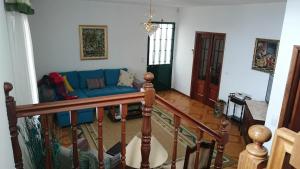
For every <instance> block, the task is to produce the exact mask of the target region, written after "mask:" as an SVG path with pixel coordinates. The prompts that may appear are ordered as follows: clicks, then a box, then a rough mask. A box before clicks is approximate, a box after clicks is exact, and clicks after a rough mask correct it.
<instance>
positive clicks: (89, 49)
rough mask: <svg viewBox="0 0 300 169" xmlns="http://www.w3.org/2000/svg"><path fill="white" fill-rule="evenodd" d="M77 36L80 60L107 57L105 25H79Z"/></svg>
mask: <svg viewBox="0 0 300 169" xmlns="http://www.w3.org/2000/svg"><path fill="white" fill-rule="evenodd" d="M79 36H80V59H81V60H95V59H107V58H108V46H107V26H106V25H79Z"/></svg>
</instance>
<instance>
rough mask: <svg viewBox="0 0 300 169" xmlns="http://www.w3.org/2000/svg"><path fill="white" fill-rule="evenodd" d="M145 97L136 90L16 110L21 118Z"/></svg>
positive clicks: (21, 107)
mask: <svg viewBox="0 0 300 169" xmlns="http://www.w3.org/2000/svg"><path fill="white" fill-rule="evenodd" d="M144 97H145V93H144V92H136V93H128V94H118V95H112V96H101V97H93V98H84V99H75V100H64V101H56V102H46V103H39V104H29V105H20V106H17V107H16V112H17V118H20V117H28V116H34V115H44V114H53V113H57V112H63V111H72V110H80V109H87V108H95V107H105V106H113V105H118V104H130V103H137V102H141V101H143V100H144Z"/></svg>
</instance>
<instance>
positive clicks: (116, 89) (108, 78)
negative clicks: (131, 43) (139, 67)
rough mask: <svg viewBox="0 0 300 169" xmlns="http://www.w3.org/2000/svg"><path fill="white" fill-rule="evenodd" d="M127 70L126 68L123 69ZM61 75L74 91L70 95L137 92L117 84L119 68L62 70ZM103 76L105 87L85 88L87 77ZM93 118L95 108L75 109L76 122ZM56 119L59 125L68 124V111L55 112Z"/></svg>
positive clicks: (87, 96)
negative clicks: (65, 77)
mask: <svg viewBox="0 0 300 169" xmlns="http://www.w3.org/2000/svg"><path fill="white" fill-rule="evenodd" d="M123 70H125V71H127V69H123ZM61 74H62V75H66V76H67V79H68V81H69V83H70V84H71V86H72V87H73V89H74V91H73V92H72V93H70V95H74V96H78V97H79V98H90V97H97V96H107V95H114V94H124V93H133V92H137V91H138V89H137V88H135V87H127V86H117V83H118V80H119V75H120V69H98V70H88V71H71V72H63V73H61ZM93 78H104V81H105V87H104V88H101V89H94V90H89V89H88V88H87V83H86V80H87V79H93ZM94 119H95V108H92V109H83V110H78V111H77V122H78V124H81V123H88V122H93V121H94ZM56 121H57V124H58V125H59V126H60V127H65V126H69V125H70V115H69V112H60V113H57V114H56Z"/></svg>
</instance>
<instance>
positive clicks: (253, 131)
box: [248, 125, 272, 145]
mask: <svg viewBox="0 0 300 169" xmlns="http://www.w3.org/2000/svg"><path fill="white" fill-rule="evenodd" d="M248 134H249V136H250V138H251V139H252V140H253V142H254V143H258V144H260V145H262V144H263V143H264V142H267V141H269V140H270V139H271V137H272V133H271V130H270V129H268V128H267V127H265V126H264V125H253V126H251V127H250V129H249V130H248Z"/></svg>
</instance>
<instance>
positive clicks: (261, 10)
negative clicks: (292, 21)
mask: <svg viewBox="0 0 300 169" xmlns="http://www.w3.org/2000/svg"><path fill="white" fill-rule="evenodd" d="M284 9H285V3H273V4H263V5H262V4H257V5H256V4H254V5H237V6H211V7H189V8H183V9H181V10H180V14H179V24H178V25H179V26H178V39H177V40H178V41H177V55H176V57H175V64H174V65H175V68H174V70H175V72H174V74H175V75H174V76H175V82H174V87H175V89H177V90H179V91H181V92H183V93H185V94H187V95H190V85H191V76H192V64H193V52H192V49H193V48H194V37H195V31H207V32H220V33H226V44H225V53H224V60H223V70H222V78H221V88H220V93H219V97H220V98H221V99H225V100H227V96H228V93H230V92H236V91H239V92H245V93H247V94H250V95H251V96H252V97H253V99H255V100H264V98H265V94H266V89H267V83H268V78H269V75H268V74H267V73H263V72H259V71H255V70H252V69H251V66H252V58H253V51H254V44H255V39H256V38H268V39H280V34H281V28H282V23H283V17H284Z"/></svg>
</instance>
